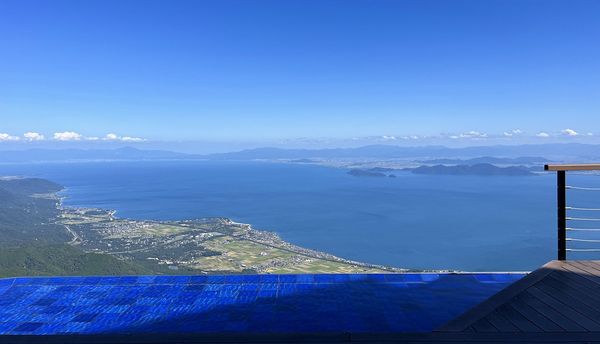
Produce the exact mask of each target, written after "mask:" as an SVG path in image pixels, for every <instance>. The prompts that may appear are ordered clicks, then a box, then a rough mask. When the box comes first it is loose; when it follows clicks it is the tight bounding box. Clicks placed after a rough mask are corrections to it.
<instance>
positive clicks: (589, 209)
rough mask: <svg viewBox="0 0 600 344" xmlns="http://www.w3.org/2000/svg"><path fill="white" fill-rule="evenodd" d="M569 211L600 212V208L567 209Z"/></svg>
mask: <svg viewBox="0 0 600 344" xmlns="http://www.w3.org/2000/svg"><path fill="white" fill-rule="evenodd" d="M567 210H581V211H600V208H577V207H567Z"/></svg>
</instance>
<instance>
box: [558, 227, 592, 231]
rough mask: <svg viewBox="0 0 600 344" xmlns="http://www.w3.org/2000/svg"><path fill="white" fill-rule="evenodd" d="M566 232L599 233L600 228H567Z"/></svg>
mask: <svg viewBox="0 0 600 344" xmlns="http://www.w3.org/2000/svg"><path fill="white" fill-rule="evenodd" d="M566 229H567V230H568V231H575V232H578V231H581V232H600V228H572V227H567V228H566Z"/></svg>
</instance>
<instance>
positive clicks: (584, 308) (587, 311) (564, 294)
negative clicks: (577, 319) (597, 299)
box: [536, 280, 600, 331]
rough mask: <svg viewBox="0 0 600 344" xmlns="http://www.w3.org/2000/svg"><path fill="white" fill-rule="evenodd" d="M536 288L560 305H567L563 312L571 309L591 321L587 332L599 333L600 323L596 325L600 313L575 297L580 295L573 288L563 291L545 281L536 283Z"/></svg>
mask: <svg viewBox="0 0 600 344" xmlns="http://www.w3.org/2000/svg"><path fill="white" fill-rule="evenodd" d="M536 288H537V289H539V290H541V291H542V292H544V293H545V294H547V295H550V296H551V297H553V298H554V299H555V300H560V301H559V302H560V303H562V304H564V305H568V308H563V310H564V309H571V310H573V311H575V312H577V313H579V314H581V315H583V316H584V317H586V318H587V319H589V320H590V321H592V322H593V324H591V326H592V328H588V330H590V331H600V327H599V326H600V323H598V320H599V319H600V312H599V311H598V310H596V309H594V308H593V307H592V306H591V305H590V304H588V303H586V302H585V301H582V300H581V299H580V298H579V297H576V295H581V294H577V293H578V291H577V290H575V289H573V288H568V289H563V290H561V289H557V288H554V287H552V286H551V285H550V283H548V282H547V281H546V280H545V281H544V282H543V283H538V284H537V285H536ZM570 318H572V319H573V317H572V316H570ZM594 319H596V321H594ZM594 324H595V325H594ZM586 328H587V327H586Z"/></svg>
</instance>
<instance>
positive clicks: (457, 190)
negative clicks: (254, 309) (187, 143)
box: [0, 161, 600, 271]
mask: <svg viewBox="0 0 600 344" xmlns="http://www.w3.org/2000/svg"><path fill="white" fill-rule="evenodd" d="M0 175H26V176H37V177H44V178H48V179H51V180H53V181H56V182H58V183H61V184H62V185H64V186H66V187H67V190H66V191H65V196H67V199H66V200H65V205H67V206H84V207H99V208H106V209H115V210H117V215H118V216H120V217H127V218H134V219H157V220H174V219H187V218H198V217H208V216H222V217H228V218H231V219H233V220H234V221H238V222H245V223H250V224H252V225H253V227H254V228H256V229H262V230H270V231H274V232H277V233H279V235H280V236H281V237H282V238H283V239H285V240H287V241H290V242H292V243H294V244H297V245H300V246H304V247H308V248H312V249H316V250H320V251H325V252H329V253H332V254H335V255H338V256H341V257H344V258H348V259H353V260H359V261H364V262H370V263H377V264H385V265H392V266H398V267H406V268H416V269H460V270H470V271H485V270H487V271H495V270H531V269H534V268H537V267H539V266H540V265H542V264H544V263H545V262H547V261H548V260H551V259H554V257H555V254H556V229H555V228H556V220H555V216H556V215H555V207H556V203H555V192H556V190H555V189H556V184H555V183H556V180H555V176H554V175H553V174H548V175H540V176H527V177H508V176H506V177H505V176H489V177H483V176H439V175H438V176H425V175H415V174H411V173H406V172H400V173H397V178H373V177H353V176H350V175H348V174H346V170H344V169H335V168H328V167H320V166H309V165H291V164H276V163H260V162H206V161H191V162H190V161H167V162H90V163H52V164H19V165H0ZM569 181H570V182H573V184H580V185H586V186H600V177H598V176H591V175H587V176H573V177H571V178H570V179H569ZM570 192H572V191H570ZM588 194H589V193H588ZM588 194H586V195H582V196H579V195H574V196H572V197H571V195H570V198H569V201H570V202H581V203H580V204H578V205H579V206H583V204H582V203H586V204H585V206H592V205H593V202H594V198H592V197H591V195H588ZM598 196H600V194H599V195H598ZM595 205H596V206H597V205H600V197H598V198H597V199H596V204H595ZM586 215H589V214H586ZM573 257H575V256H573ZM578 257H584V258H585V256H581V255H580V256H578Z"/></svg>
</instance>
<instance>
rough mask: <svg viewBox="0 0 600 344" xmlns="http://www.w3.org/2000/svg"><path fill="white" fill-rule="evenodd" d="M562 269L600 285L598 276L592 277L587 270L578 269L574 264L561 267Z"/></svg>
mask: <svg viewBox="0 0 600 344" xmlns="http://www.w3.org/2000/svg"><path fill="white" fill-rule="evenodd" d="M560 269H561V270H563V271H567V272H570V273H572V274H574V275H577V276H580V277H583V278H585V279H587V280H589V281H591V282H593V283H596V284H598V285H600V277H598V276H596V275H592V274H590V273H588V272H586V271H585V270H582V269H580V268H578V267H577V266H575V265H573V264H564V265H562V266H561V267H560Z"/></svg>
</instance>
